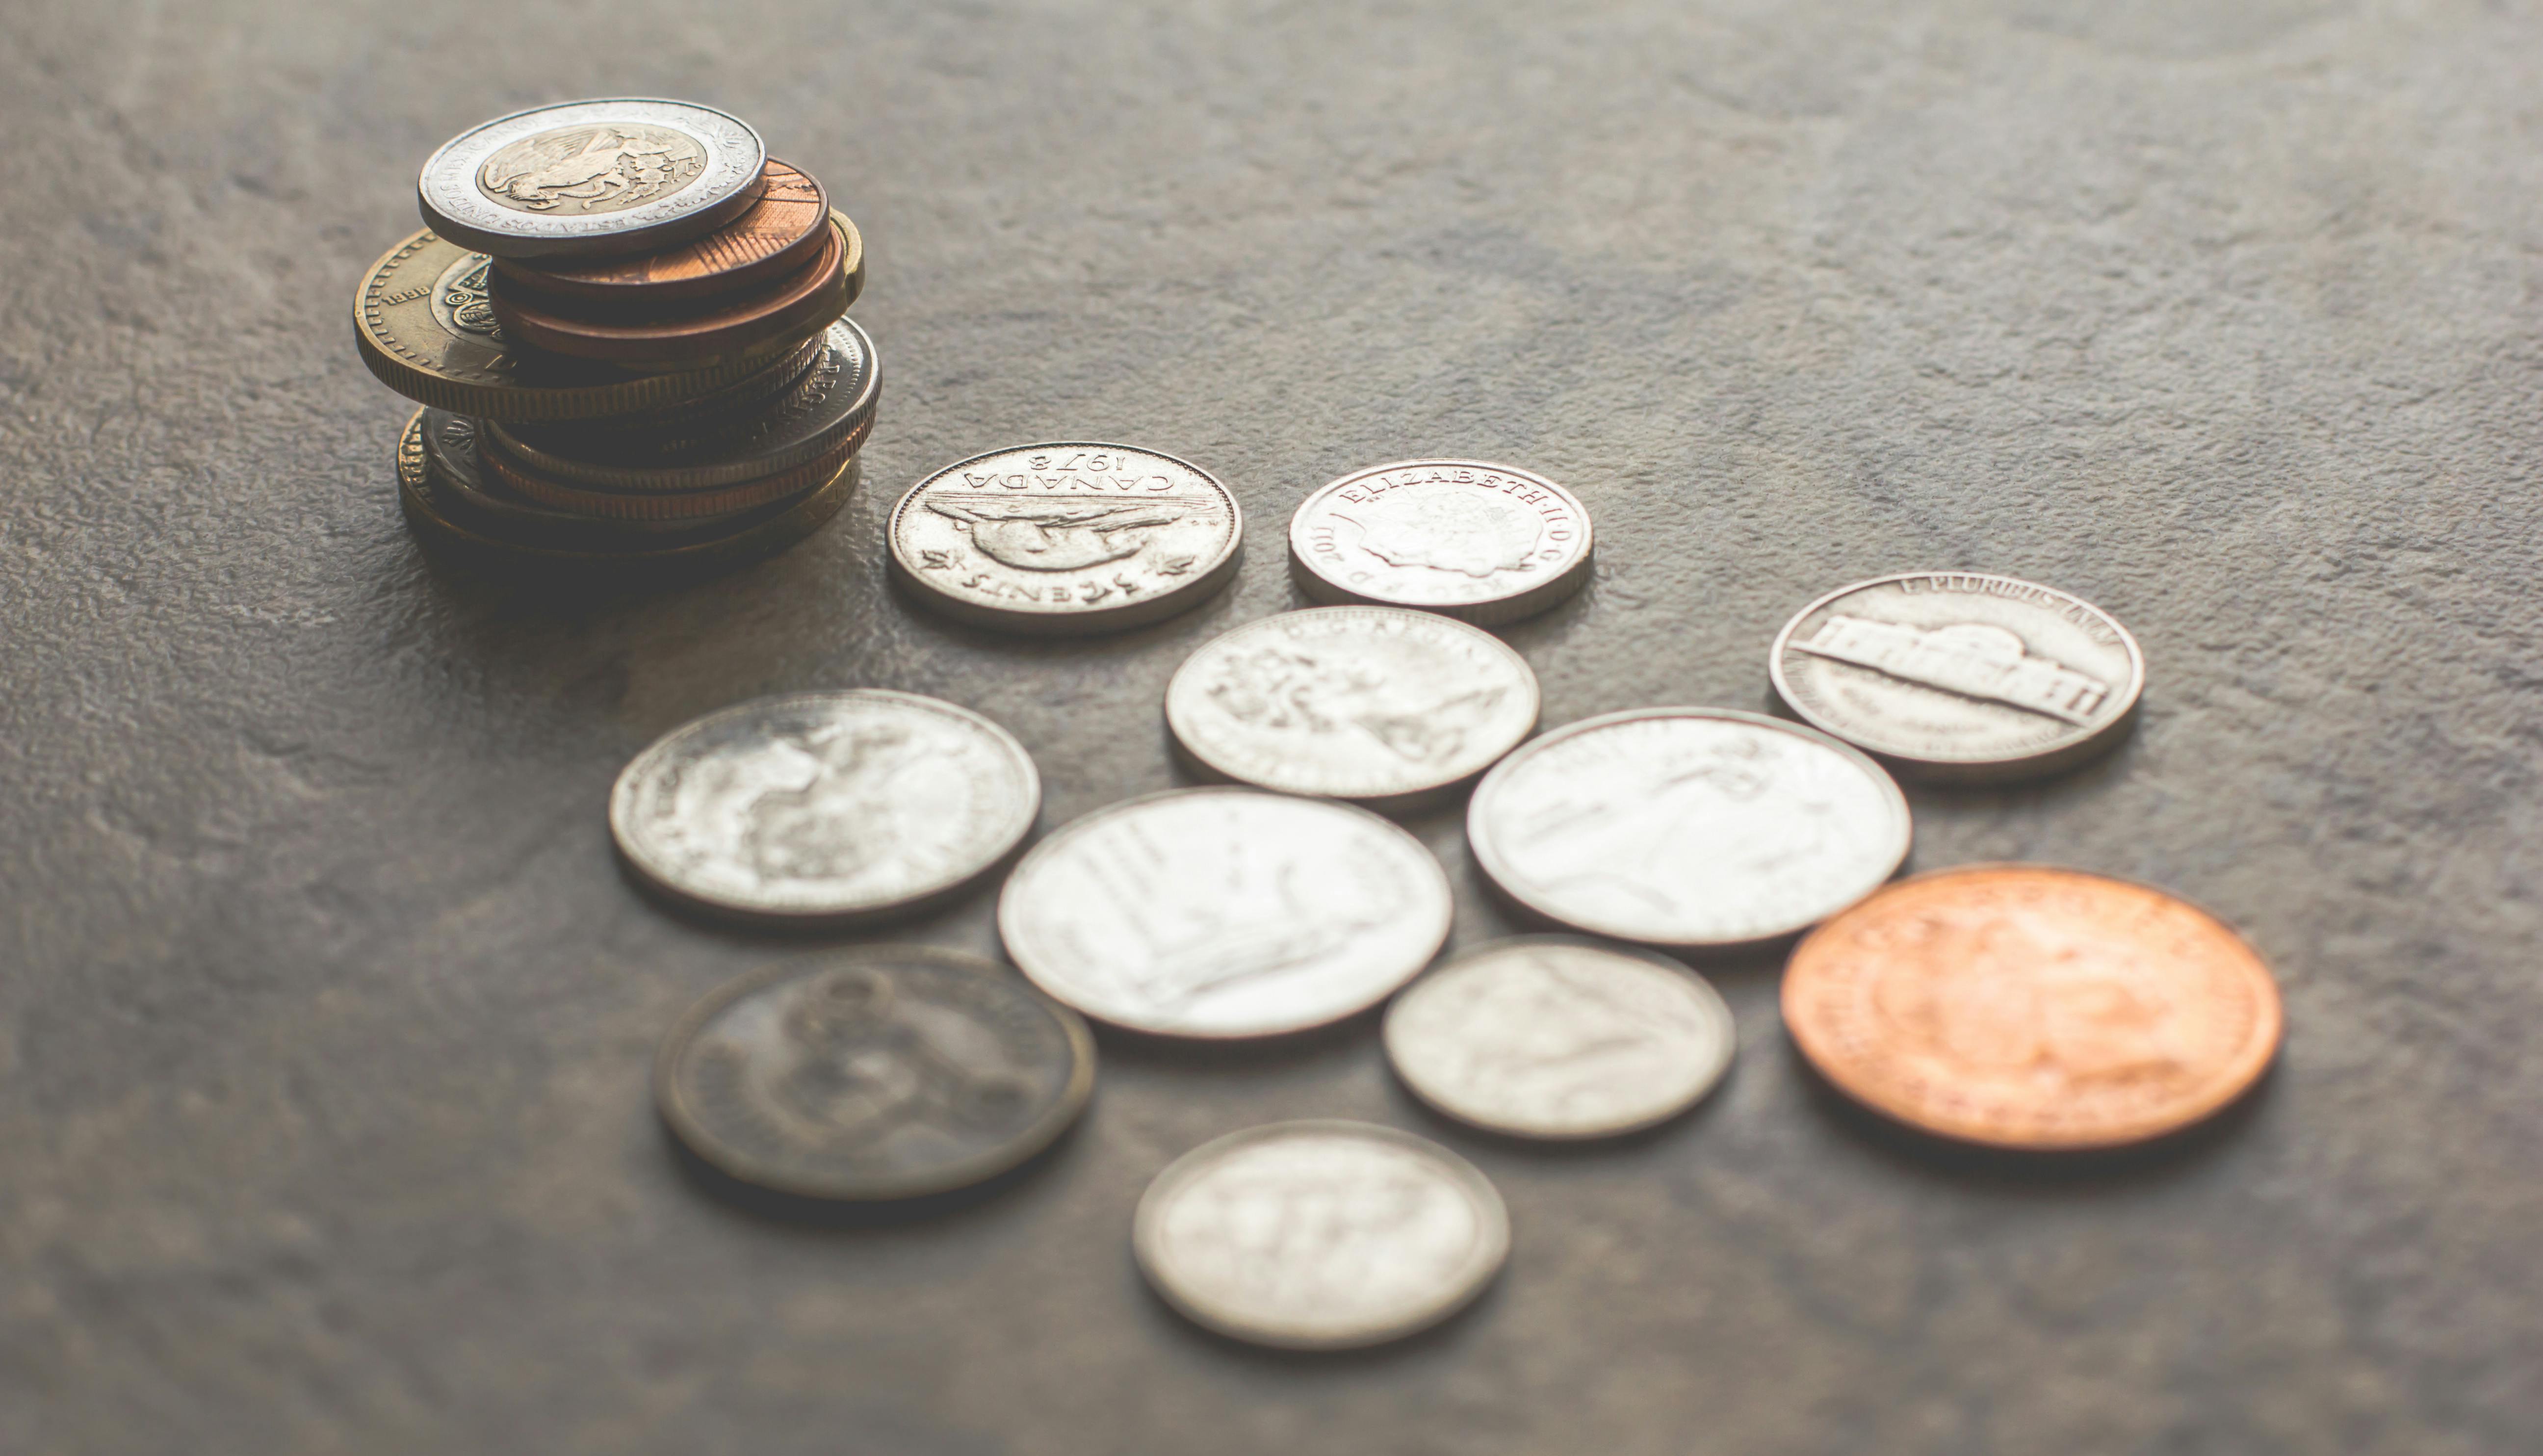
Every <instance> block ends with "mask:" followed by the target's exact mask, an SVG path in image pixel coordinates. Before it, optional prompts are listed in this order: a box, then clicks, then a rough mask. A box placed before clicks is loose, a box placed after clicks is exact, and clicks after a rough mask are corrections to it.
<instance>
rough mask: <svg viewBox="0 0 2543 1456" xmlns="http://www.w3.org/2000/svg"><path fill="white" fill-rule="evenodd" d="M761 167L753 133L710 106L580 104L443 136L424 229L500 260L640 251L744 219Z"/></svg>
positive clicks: (424, 193) (764, 159) (429, 166)
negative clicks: (453, 135) (741, 217)
mask: <svg viewBox="0 0 2543 1456" xmlns="http://www.w3.org/2000/svg"><path fill="white" fill-rule="evenodd" d="M767 165H768V149H767V148H766V147H765V146H763V145H761V143H760V140H759V133H758V132H756V131H753V130H751V129H750V128H749V127H748V126H746V125H744V124H743V123H742V122H741V120H740V119H739V118H737V117H734V116H731V115H726V114H725V113H723V112H719V111H717V110H715V109H714V108H712V107H702V106H698V105H696V104H694V103H691V102H684V101H653V100H646V99H642V98H622V99H616V100H609V101H575V102H564V103H561V104H559V105H556V106H545V107H535V108H532V109H531V110H529V111H526V112H515V113H513V114H512V115H508V116H499V117H497V118H496V119H494V120H492V121H488V122H486V123H485V124H483V125H481V126H475V127H471V128H470V129H468V130H466V131H463V132H461V133H459V135H457V136H455V137H452V138H451V139H450V140H448V141H446V142H443V143H442V144H441V146H440V148H439V149H438V150H436V151H435V152H433V154H432V155H431V156H430V157H429V158H427V159H425V161H424V173H423V175H422V176H421V177H420V178H418V179H417V182H416V195H417V198H418V200H419V201H420V202H421V204H422V206H423V210H424V226H425V227H428V228H430V229H432V230H433V231H434V232H435V233H438V234H440V235H441V236H442V237H444V238H446V239H448V240H449V241H451V242H453V243H457V244H458V245H459V246H461V247H463V248H471V249H474V250H476V251H477V252H480V253H487V254H492V255H494V256H495V257H498V258H541V257H553V256H556V255H560V254H600V253H644V252H649V251H651V250H653V249H656V248H664V247H668V246H669V245H671V244H673V243H676V242H679V241H680V240H681V239H683V238H693V237H696V236H697V235H698V234H700V233H704V232H709V231H712V230H714V229H715V228H718V227H722V226H723V225H724V224H725V223H727V222H729V221H731V220H732V218H734V217H736V216H738V215H740V214H741V213H742V212H743V211H745V210H747V209H748V208H749V206H750V205H751V203H752V202H754V201H756V200H757V199H758V197H759V192H760V188H761V186H762V182H761V173H762V170H763V169H764V168H765V167H766V166H767Z"/></svg>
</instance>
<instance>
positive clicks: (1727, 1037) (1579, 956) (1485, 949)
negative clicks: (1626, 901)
mask: <svg viewBox="0 0 2543 1456" xmlns="http://www.w3.org/2000/svg"><path fill="white" fill-rule="evenodd" d="M1737 1049H1738V1036H1737V1034H1736V1032H1735V1031H1734V1028H1733V1027H1732V1024H1731V1008H1730V1007H1729V1006H1727V1005H1725V1004H1724V1003H1723V1000H1722V996H1721V994H1720V993H1719V992H1717V991H1715V990H1714V989H1713V986H1712V985H1711V983H1709V982H1707V981H1706V980H1705V979H1704V978H1703V977H1702V976H1699V975H1697V974H1695V973H1694V972H1693V971H1691V970H1688V969H1687V968H1686V967H1685V966H1683V965H1680V964H1678V963H1677V962H1676V961H1674V960H1669V959H1666V958H1662V957H1659V956H1656V955H1653V954H1651V953H1650V952H1648V951H1636V950H1628V949H1626V948H1624V947H1621V946H1605V945H1601V944H1599V943H1598V942H1596V941H1585V940H1579V939H1576V938H1574V937H1571V936H1522V937H1519V938H1517V939H1513V940H1505V941H1495V942H1493V943H1492V944H1490V945H1485V946H1478V947H1476V948H1475V949H1474V950H1472V951H1468V952H1466V953H1465V954H1464V955H1462V956H1459V957H1457V958H1455V959H1453V960H1450V961H1449V962H1448V963H1447V964H1445V965H1442V966H1440V967H1439V968H1438V969H1437V970H1434V971H1432V972H1430V973H1429V974H1428V975H1426V976H1424V977H1423V978H1422V979H1420V980H1418V981H1415V982H1414V983H1413V984H1412V985H1411V986H1408V987H1406V988H1405V990H1404V992H1403V993H1402V994H1401V995H1398V996H1397V997H1396V998H1395V1004H1394V1005H1393V1006H1390V1007H1388V1008H1387V1012H1386V1054H1387V1057H1388V1059H1389V1060H1391V1061H1393V1062H1394V1063H1395V1070H1396V1074H1397V1075H1398V1076H1400V1077H1402V1078H1403V1079H1404V1084H1405V1085H1406V1086H1407V1087H1410V1088H1412V1089H1413V1091H1414V1092H1415V1093H1416V1094H1417V1095H1419V1096H1420V1097H1421V1099H1422V1100H1423V1101H1424V1102H1426V1103H1428V1104H1429V1105H1430V1106H1432V1107H1434V1108H1436V1109H1438V1110H1439V1111H1442V1112H1445V1113H1447V1114H1448V1115H1449V1116H1451V1117H1455V1118H1457V1119H1459V1120H1460V1121H1464V1122H1471V1123H1473V1124H1474V1125H1476V1126H1478V1127H1484V1128H1489V1129H1491V1130H1493V1131H1495V1132H1507V1133H1515V1134H1517V1135H1519V1136H1522V1137H1547V1138H1578V1137H1608V1136H1612V1135H1614V1134H1617V1133H1622V1132H1632V1131H1635V1130H1636V1129H1639V1128H1644V1127H1650V1126H1652V1125H1654V1124H1656V1123H1658V1122H1663V1121H1666V1120H1667V1119H1669V1118H1671V1117H1674V1116H1676V1115H1677V1114H1678V1113H1680V1112H1682V1111H1686V1110H1687V1109H1688V1108H1690V1107H1693V1106H1694V1105H1695V1104H1696V1103H1697V1102H1698V1101H1699V1100H1701V1099H1702V1098H1703V1097H1704V1095H1705V1094H1706V1093H1708V1092H1711V1091H1712V1090H1713V1088H1714V1085H1715V1084H1716V1083H1718V1082H1720V1081H1721V1080H1722V1074H1723V1073H1725V1072H1727V1071H1729V1070H1730V1069H1731V1057H1732V1053H1733V1052H1734V1051H1735V1050H1737Z"/></svg>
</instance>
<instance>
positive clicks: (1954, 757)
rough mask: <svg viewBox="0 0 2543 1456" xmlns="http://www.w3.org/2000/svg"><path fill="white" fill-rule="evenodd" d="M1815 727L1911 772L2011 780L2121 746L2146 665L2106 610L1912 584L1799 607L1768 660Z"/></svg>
mask: <svg viewBox="0 0 2543 1456" xmlns="http://www.w3.org/2000/svg"><path fill="white" fill-rule="evenodd" d="M1768 670H1769V671H1770V672H1771V674H1772V675H1773V677H1774V681H1775V692H1776V694H1777V695H1778V696H1780V697H1781V698H1782V699H1783V700H1784V703H1785V705H1786V706H1788V707H1790V708H1791V709H1792V710H1793V711H1794V712H1795V713H1797V714H1799V715H1800V716H1801V717H1802V718H1803V719H1805V720H1807V721H1808V722H1809V723H1810V724H1811V726H1812V727H1815V728H1823V729H1825V730H1826V731H1828V732H1831V733H1834V734H1836V735H1837V736H1838V737H1840V738H1843V739H1845V740H1846V741H1847V742H1849V743H1852V744H1854V745H1855V746H1857V747H1859V748H1863V749H1865V750H1867V751H1869V752H1871V753H1874V754H1876V755H1878V756H1879V757H1880V758H1881V759H1882V760H1883V761H1885V762H1887V763H1888V764H1890V765H1891V766H1893V767H1895V768H1897V769H1898V770H1899V771H1900V772H1902V773H1910V774H1914V775H1917V776H1918V777H1922V778H1929V779H1951V780H1960V781H1964V782H1965V781H1971V780H2000V779H2008V778H2020V777H2025V776H2028V775H2032V774H2040V773H2046V772H2049V771H2052V770H2055V769H2060V768H2064V767H2067V766H2069V765H2072V764H2074V763H2077V762H2080V761H2081V760H2083V759H2086V758H2089V757H2091V756H2092V755H2094V754H2096V753H2100V752H2102V751H2104V750H2106V749H2108V748H2109V747H2111V746H2112V745H2113V744H2115V743H2117V742H2118V741H2119V739H2120V737H2122V736H2123V735H2124V734H2125V733H2126V730H2127V727H2128V723H2129V719H2130V716H2131V715H2132V714H2133V713H2134V712H2135V711H2136V706H2137V695H2138V693H2139V692H2140V691H2141V690H2142V689H2143V688H2144V686H2145V654H2144V653H2143V652H2141V651H2138V650H2137V640H2136V639H2135V638H2133V637H2131V636H2129V635H2128V631H2127V629H2126V628H2124V627H2121V626H2120V625H2119V623H2118V622H2117V621H2115V620H2113V619H2112V617H2111V615H2110V614H2109V613H2107V612H2105V611H2103V610H2102V609H2101V608H2099V607H2096V606H2094V605H2092V604H2091V603H2089V602H2086V601H2082V600H2080V599H2078V598H2076V597H2072V596H2069V595H2067V594H2066V593H2065V592H2062V591H2058V590H2055V589H2053V588H2050V587H2046V586H2037V585H2034V584H2032V583H2031V582H2029V581H2018V580H2016V579H2014V578H2013V577H2011V576H1989V575H1979V574H1977V573H1973V572H1911V573H1907V574H1904V575H1896V576H1881V577H1876V578H1875V579H1873V580H1870V581H1858V582H1856V583H1854V584H1853V585H1851V586H1847V587H1843V588H1841V589H1839V590H1836V591H1831V592H1829V593H1828V594H1827V595H1825V596H1823V597H1820V598H1819V599H1818V600H1817V601H1814V602H1811V604H1810V605H1809V606H1807V607H1804V608H1802V610H1801V613H1800V615H1798V616H1796V617H1794V618H1793V620H1792V621H1791V622H1790V623H1789V624H1787V625H1786V626H1785V628H1784V630H1783V632H1782V633H1781V634H1780V635H1778V636H1777V637H1776V639H1775V647H1774V651H1773V652H1772V653H1771V654H1770V655H1769V657H1768Z"/></svg>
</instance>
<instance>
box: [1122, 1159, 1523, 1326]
mask: <svg viewBox="0 0 2543 1456" xmlns="http://www.w3.org/2000/svg"><path fill="white" fill-rule="evenodd" d="M1130 1248H1131V1251H1132V1253H1133V1254H1134V1255H1136V1257H1137V1259H1138V1261H1139V1270H1140V1272H1142V1273H1144V1274H1146V1275H1147V1276H1148V1282H1149V1283H1150V1284H1151V1285H1153V1286H1155V1288H1156V1291H1157V1293H1158V1294H1159V1295H1161V1296H1163V1297H1164V1299H1165V1300H1166V1302H1167V1303H1169V1304H1171V1305H1173V1306H1174V1307H1175V1308H1176V1309H1178V1310H1180V1311H1182V1312H1183V1314H1184V1315H1185V1316H1187V1317H1188V1318H1190V1319H1192V1320H1193V1321H1194V1322H1195V1323H1197V1324H1199V1325H1202V1326H1205V1327H1207V1328H1209V1329H1211V1330H1215V1331H1217V1332H1218V1333H1220V1334H1222V1335H1228V1336H1233V1337H1234V1338H1236V1339H1238V1340H1246V1341H1254V1342H1256V1343H1258V1344H1270V1345H1278V1346H1282V1347H1284V1348H1289V1349H1348V1348H1351V1347H1354V1346H1358V1345H1366V1344H1377V1343H1381V1342H1383V1341H1389V1340H1395V1339H1400V1338H1401V1337H1403V1336H1406V1335H1410V1334H1412V1333H1414V1332H1415V1331H1417V1330H1423V1329H1427V1328H1428V1327H1430V1326H1432V1325H1435V1324H1437V1323H1439V1322H1440V1321H1441V1320H1444V1319H1446V1318H1448V1316H1450V1315H1452V1314H1455V1313H1456V1312H1457V1311H1458V1310H1461V1309H1463V1308H1465V1307H1466V1306H1467V1305H1468V1304H1470V1303H1472V1302H1473V1301H1474V1299H1475V1296H1476V1295H1478V1294H1481V1293H1483V1291H1484V1287H1485V1286H1486V1285H1488V1284H1490V1283H1491V1282H1492V1278H1493V1275H1494V1274H1496V1273H1498V1272H1500V1271H1501V1266H1502V1264H1503V1261H1505V1260H1506V1259H1508V1257H1509V1212H1508V1210H1507V1209H1506V1208H1505V1207H1504V1206H1503V1203H1502V1198H1501V1194H1500V1193H1499V1192H1497V1191H1495V1190H1494V1188H1493V1186H1492V1183H1491V1181H1490V1180H1488V1179H1486V1178H1485V1177H1484V1175H1483V1174H1482V1173H1480V1172H1478V1171H1476V1169H1475V1166H1474V1165H1473V1164H1471V1163H1469V1162H1467V1161H1466V1160H1465V1159H1463V1158H1460V1157H1458V1156H1457V1155H1456V1154H1454V1153H1452V1152H1449V1151H1448V1150H1447V1149H1446V1148H1443V1147H1441V1146H1439V1145H1438V1144H1437V1143H1434V1142H1430V1141H1428V1140H1426V1139H1425V1138H1419V1137H1415V1136H1414V1135H1412V1134H1411V1133H1409V1132H1399V1131H1397V1130H1395V1129H1394V1128H1392V1127H1380V1126H1377V1125H1375V1124H1373V1123H1368V1122H1347V1121H1340V1120H1310V1121H1302V1122H1275V1123H1272V1124H1271V1125H1269V1126H1264V1127H1250V1128H1247V1129H1246V1130H1245V1131H1243V1132H1236V1133H1231V1134H1229V1135H1228V1136H1226V1137H1222V1138H1219V1139H1217V1140H1216V1141H1213V1142H1206V1143H1203V1144H1201V1145H1200V1146H1199V1147H1197V1148H1194V1149H1193V1150H1192V1151H1191V1152H1189V1153H1186V1154H1185V1155H1183V1156H1182V1157H1181V1158H1178V1159H1176V1160H1175V1161H1174V1162H1173V1163H1171V1164H1169V1165H1168V1166H1167V1168H1166V1171H1165V1172H1163V1173H1160V1174H1158V1175H1157V1178H1156V1181H1155V1182H1154V1183H1151V1184H1150V1185H1148V1191H1147V1192H1146V1193H1145V1194H1144V1195H1142V1196H1141V1197H1140V1199H1139V1209H1138V1212H1137V1213H1136V1214H1135V1215H1134V1216H1133V1219H1132V1223H1131V1233H1130Z"/></svg>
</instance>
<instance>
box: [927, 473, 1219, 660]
mask: <svg viewBox="0 0 2543 1456" xmlns="http://www.w3.org/2000/svg"><path fill="white" fill-rule="evenodd" d="M1244 533H1245V521H1244V515H1243V513H1242V512H1241V511H1239V510H1238V509H1237V505H1236V498H1235V497H1234V496H1231V495H1229V494H1228V491H1227V488H1226V487H1225V486H1222V485H1220V484H1219V483H1218V482H1217V481H1216V480H1214V479H1212V478H1211V476H1210V474H1209V472H1207V471H1205V470H1202V469H1201V468H1200V467H1199V466H1197V465H1194V464H1192V463H1191V462H1189V461H1185V460H1178V459H1176V458H1175V457H1174V456H1172V455H1162V454H1159V453H1157V452H1156V451H1154V450H1140V449H1133V448H1131V447H1129V446H1127V445H1103V444H1085V443H1066V444H1046V445H1024V446H1020V447H1018V448H1016V449H1012V450H992V451H990V452H989V453H988V454H985V455H974V456H972V457H971V458H970V459H968V460H963V461H958V462H956V463H955V464H952V465H949V466H947V467H945V468H944V469H943V470H940V471H938V472H937V473H936V474H934V475H932V476H929V477H928V478H927V479H925V480H923V481H920V482H919V483H918V484H917V485H916V486H914V487H912V488H911V489H910V492H909V494H908V495H906V496H903V497H901V498H900V503H899V504H898V505H897V506H895V507H893V509H892V512H891V527H890V536H891V564H892V567H893V571H894V575H897V576H898V577H899V579H900V580H901V581H902V582H903V583H904V584H905V585H907V586H908V587H909V588H910V589H911V590H912V591H914V592H915V593H916V594H917V596H918V597H919V598H920V599H921V600H922V601H924V602H926V603H927V604H928V605H930V606H932V607H935V608H936V609H937V610H939V611H941V612H944V613H945V614H946V615H947V616H950V617H956V618H960V619H962V620H963V621H966V622H976V623H980V624H982V625H985V626H991V627H1003V628H1005V629H1007V630H1008V631H1011V632H1030V633H1052V634H1065V633H1087V632H1115V631H1119V630H1121V629H1123V628H1128V627H1136V626H1139V625H1141V624H1143V623H1147V622H1154V621H1157V620H1158V619H1160V618H1163V617H1170V616H1173V615H1174V614H1175V613H1177V612H1180V611H1182V610H1184V609H1185V608H1187V607H1190V606H1193V605H1194V604H1196V603H1198V602H1199V601H1201V600H1203V599H1204V598H1206V597H1207V596H1209V595H1210V593H1212V592H1214V591H1216V590H1218V588H1219V587H1221V586H1223V585H1225V584H1226V583H1227V581H1228V579H1229V578H1230V577H1232V576H1234V575H1236V561H1237V551H1238V546H1239V543H1240V542H1241V541H1242V540H1243V538H1244Z"/></svg>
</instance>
